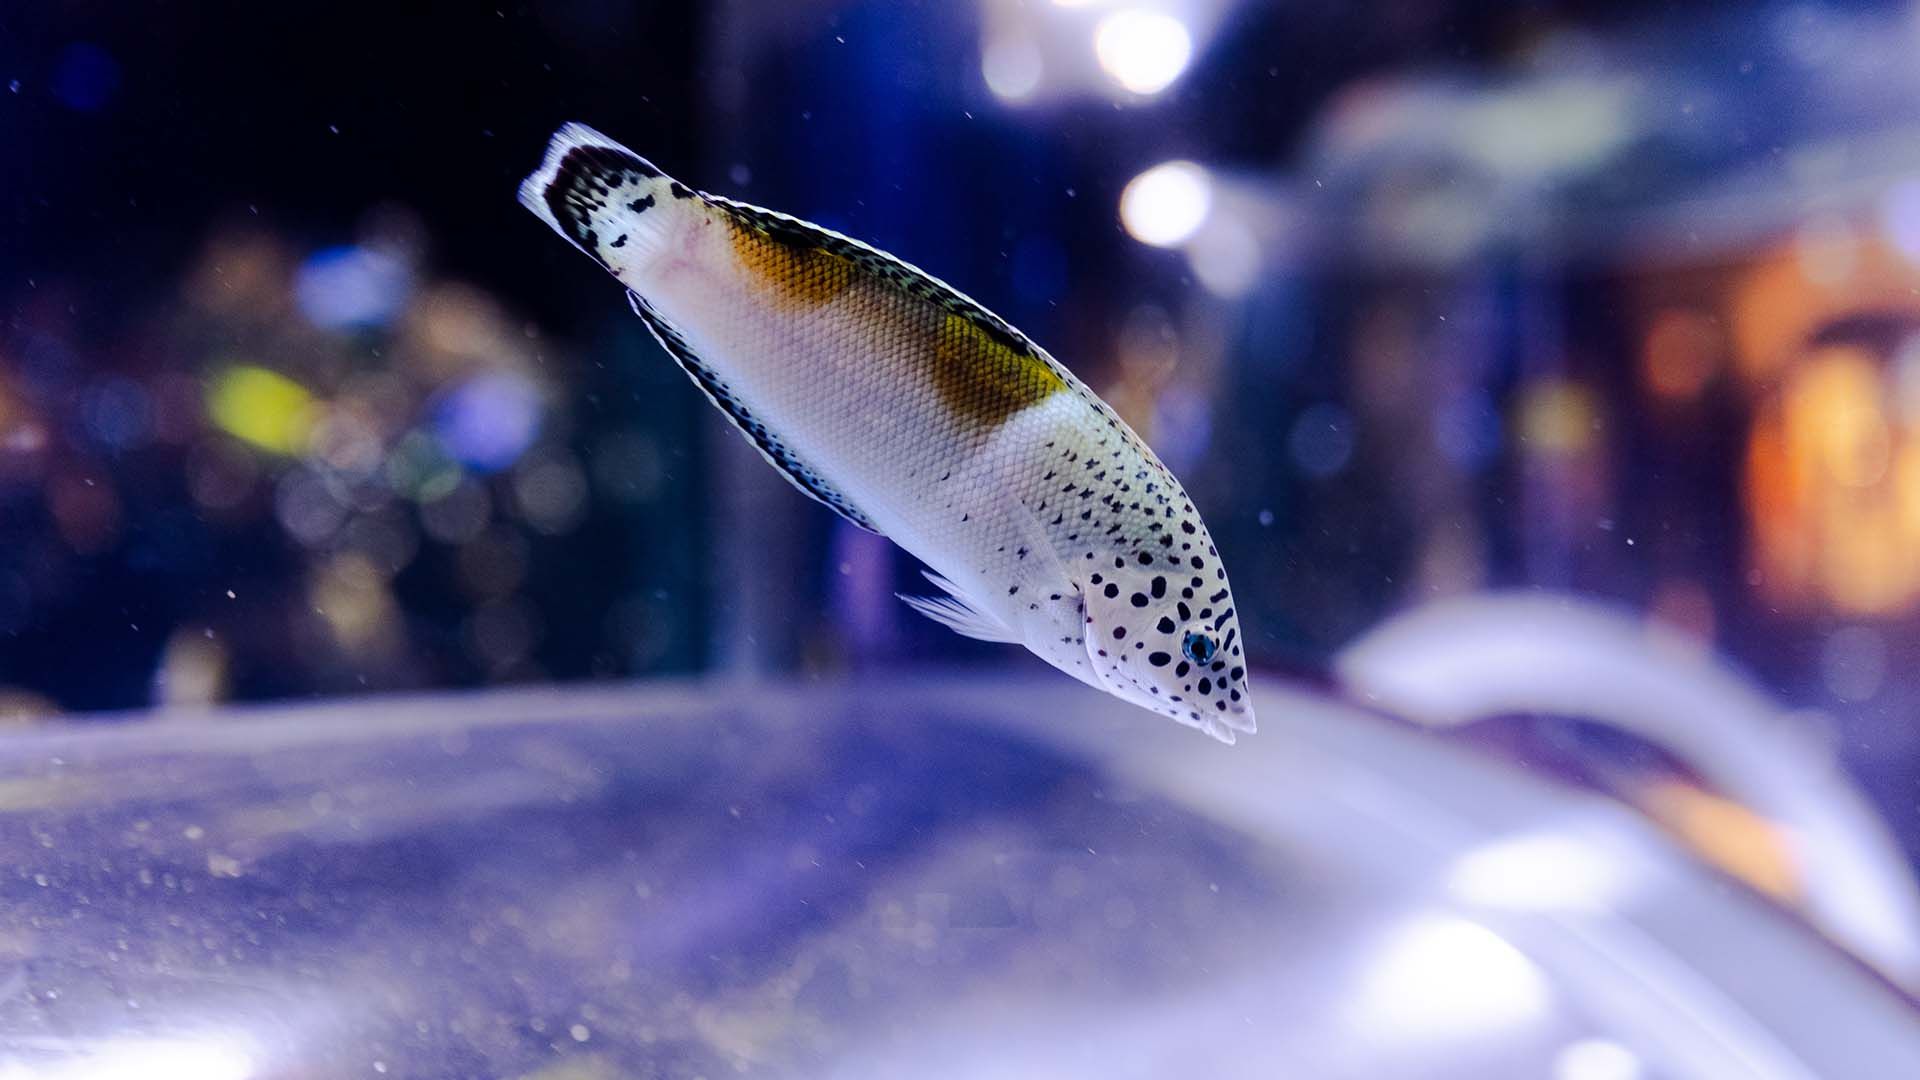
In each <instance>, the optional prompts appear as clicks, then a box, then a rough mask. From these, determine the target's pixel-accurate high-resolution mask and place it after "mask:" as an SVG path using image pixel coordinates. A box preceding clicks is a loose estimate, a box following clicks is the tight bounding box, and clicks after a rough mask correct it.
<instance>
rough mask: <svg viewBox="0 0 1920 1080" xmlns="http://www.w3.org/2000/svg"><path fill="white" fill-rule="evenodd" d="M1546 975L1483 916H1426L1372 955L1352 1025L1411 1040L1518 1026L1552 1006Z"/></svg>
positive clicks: (1397, 934)
mask: <svg viewBox="0 0 1920 1080" xmlns="http://www.w3.org/2000/svg"><path fill="white" fill-rule="evenodd" d="M1548 994H1549V990H1548V987H1547V980H1546V977H1545V976H1544V975H1543V974H1541V972H1540V969H1539V968H1538V967H1535V966H1534V963H1533V961H1531V960H1529V959H1527V957H1526V954H1524V953H1522V952H1521V951H1520V950H1519V949H1516V948H1514V947H1513V946H1512V945H1511V944H1509V943H1508V942H1507V940H1506V939H1505V938H1503V937H1501V936H1500V935H1498V934H1496V933H1494V932H1493V931H1491V930H1489V929H1487V928H1486V927H1484V926H1481V925H1480V924H1479V923H1475V922H1470V921H1468V920H1466V919H1462V918H1458V917H1455V916H1450V915H1426V916H1421V917H1419V918H1416V919H1413V920H1411V921H1409V922H1408V923H1406V924H1405V925H1403V926H1401V927H1400V928H1399V929H1398V930H1397V931H1396V932H1394V933H1393V934H1392V935H1391V936H1389V937H1388V938H1387V939H1386V940H1385V941H1383V942H1382V943H1381V944H1380V946H1379V949H1378V952H1376V953H1375V954H1374V956H1373V957H1372V959H1371V963H1370V964H1369V965H1368V969H1367V971H1366V973H1365V976H1364V977H1363V980H1362V982H1361V985H1360V987H1359V993H1358V994H1357V995H1356V996H1355V998H1354V1004H1355V1008H1356V1010H1357V1012H1356V1015H1355V1016H1354V1018H1353V1019H1354V1023H1355V1026H1356V1027H1357V1028H1358V1029H1360V1030H1363V1031H1379V1032H1392V1033H1393V1034H1394V1035H1395V1036H1397V1037H1400V1038H1405V1039H1411V1040H1416V1041H1420V1040H1428V1039H1445V1038H1454V1037H1471V1036H1474V1035H1484V1034H1491V1033H1495V1032H1499V1031H1502V1030H1505V1029H1508V1028H1512V1027H1518V1026H1520V1025H1522V1024H1525V1023H1528V1022H1529V1021H1532V1020H1535V1019H1537V1018H1538V1017H1539V1016H1540V1015H1542V1014H1543V1013H1544V1012H1545V1011H1546V1008H1547V1004H1548Z"/></svg>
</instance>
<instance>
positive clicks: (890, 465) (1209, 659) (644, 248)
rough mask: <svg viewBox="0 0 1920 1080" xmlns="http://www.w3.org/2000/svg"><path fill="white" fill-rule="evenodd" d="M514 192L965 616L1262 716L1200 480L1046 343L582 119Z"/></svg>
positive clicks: (1115, 676) (1116, 676)
mask: <svg viewBox="0 0 1920 1080" xmlns="http://www.w3.org/2000/svg"><path fill="white" fill-rule="evenodd" d="M520 201H521V202H522V203H524V204H525V205H526V207H527V208H528V209H529V210H531V211H533V212H534V213H535V214H536V215H538V216H539V217H540V219H541V220H543V221H545V222H546V223H547V224H548V225H551V226H552V227H553V228H554V230H555V231H557V232H558V233H560V235H561V236H563V237H565V238H566V239H567V240H569V241H571V242H572V243H573V245H574V246H575V247H578V248H579V249H580V250H581V251H583V252H585V253H586V254H587V255H588V256H589V257H591V258H592V259H593V260H594V261H595V262H598V263H599V264H600V265H601V266H603V267H605V268H606V269H607V270H608V271H609V272H611V273H612V274H613V276H614V277H616V278H618V279H619V280H620V282H621V284H623V285H625V286H626V287H627V290H628V295H629V298H630V299H631V301H632V304H633V309H634V311H635V312H636V313H638V314H639V316H640V318H641V319H643V320H645V322H646V325H647V327H648V328H649V329H650V330H652V332H653V334H654V336H655V337H656V338H658V339H659V341H660V344H661V345H662V346H664V347H665V349H666V351H667V352H668V353H669V354H671V355H672V356H673V358H674V360H675V361H677V362H678V363H679V364H680V366H681V367H682V368H684V369H685V370H686V372H687V374H688V375H690V376H692V378H693V381H694V382H695V383H697V384H699V386H700V389H701V390H702V391H704V392H705V393H706V395H707V397H708V398H709V399H711V400H712V401H713V403H714V404H715V405H717V406H719V407H720V409H721V411H723V412H725V413H726V414H727V416H728V418H729V419H731V420H732V421H733V422H734V424H735V425H737V426H738V427H739V428H740V430H741V431H743V432H745V433H746V435H747V437H748V438H749V439H751V440H753V443H754V445H755V446H757V447H759V449H760V452H761V453H762V454H764V455H765V456H766V458H767V460H768V461H769V462H771V463H772V464H773V465H774V466H775V467H776V468H778V469H779V470H780V471H781V472H782V473H784V474H785V475H786V477H787V479H789V480H791V481H792V482H793V483H794V485H795V486H797V487H799V488H800V490H802V491H804V492H806V493H807V494H808V495H811V496H813V497H814V498H816V499H818V500H820V501H821V502H823V503H825V504H827V505H828V506H830V507H832V508H833V509H834V510H836V511H838V512H839V513H840V514H841V515H842V516H844V517H845V518H847V519H848V520H849V521H852V522H853V523H854V524H856V525H858V526H860V527H861V528H863V529H869V530H872V531H873V532H876V533H880V534H882V535H884V536H887V537H889V538H891V539H892V540H893V541H894V542H895V543H897V544H899V545H900V546H901V547H903V548H905V549H906V550H907V551H909V552H911V553H912V554H913V555H915V556H916V557H918V558H919V559H920V560H921V561H922V562H924V563H925V564H926V565H927V566H929V567H932V571H930V572H928V573H927V575H926V576H927V578H928V579H929V580H930V581H931V582H932V583H933V584H934V585H935V586H936V587H937V588H938V589H939V590H940V592H941V595H936V596H913V597H902V599H903V600H905V601H906V602H907V603H908V604H910V605H912V607H913V608H914V609H915V610H916V611H919V612H920V613H921V614H923V615H926V616H928V617H929V618H932V619H934V620H935V621H937V622H940V623H943V624H945V625H946V626H948V627H950V628H952V629H953V630H955V631H958V632H959V633H961V634H965V635H966V636H968V637H973V638H980V639H983V640H987V641H1004V642H1010V643H1015V644H1020V645H1024V646H1026V647H1027V648H1028V649H1030V650H1032V651H1033V652H1034V653H1035V654H1036V655H1038V656H1039V657H1040V658H1041V659H1043V660H1045V661H1046V662H1047V663H1049V664H1052V665H1053V666H1054V667H1057V668H1059V669H1060V670H1061V671H1064V672H1066V673H1067V674H1069V675H1071V676H1073V677H1074V678H1076V679H1079V680H1080V681H1081V682H1084V683H1086V684H1088V685H1089V686H1092V687H1095V688H1097V689H1100V690H1104V691H1107V692H1108V693H1111V694H1114V695H1116V696H1118V697H1121V698H1123V699H1125V700H1127V701H1130V702H1133V703H1134V704H1137V705H1141V706H1144V707H1145V708H1148V709H1151V710H1153V711H1154V712H1157V713H1161V714H1163V715H1166V716H1169V717H1172V718H1173V719H1175V720H1177V721H1179V722H1180V723H1182V724H1186V725H1189V726H1191V727H1196V728H1199V729H1201V730H1203V731H1205V732H1207V733H1208V734H1210V735H1212V736H1214V737H1215V738H1218V739H1220V740H1222V741H1224V742H1232V741H1233V740H1234V734H1235V732H1250V731H1253V730H1254V717H1253V704H1252V701H1251V699H1250V697H1249V693H1248V689H1247V672H1246V661H1245V659H1244V652H1243V650H1244V648H1245V643H1244V641H1243V639H1242V637H1241V634H1240V628H1239V623H1238V620H1237V619H1236V617H1235V614H1234V605H1233V592H1232V590H1231V589H1230V588H1228V586H1227V572H1226V569H1225V568H1224V567H1223V566H1221V563H1220V553H1219V552H1218V551H1216V550H1215V549H1214V545H1213V541H1212V540H1211V539H1210V538H1209V537H1208V535H1207V528H1206V526H1205V525H1204V524H1202V523H1201V520H1200V515H1199V513H1198V512H1197V511H1195V510H1194V508H1193V503H1192V502H1191V500H1189V499H1188V498H1187V494H1186V492H1185V491H1184V490H1182V489H1181V487H1180V483H1179V481H1177V480H1175V479H1174V478H1173V474H1172V473H1170V472H1168V471H1167V467H1166V466H1164V465H1162V464H1161V463H1160V460H1159V459H1158V458H1156V457H1155V456H1154V454H1153V451H1152V450H1150V449H1148V447H1147V445H1146V443H1144V442H1142V441H1141V439H1140V437H1139V436H1138V435H1135V434H1134V433H1133V431H1132V430H1131V429H1130V428H1128V427H1127V425H1126V424H1125V423H1123V422H1122V421H1121V420H1120V418H1119V417H1118V416H1116V415H1115V414H1114V412H1113V410H1112V409H1111V408H1109V407H1108V406H1107V404H1106V403H1105V402H1103V401H1101V400H1100V399H1099V397H1097V396H1095V394H1094V393H1093V391H1091V390H1089V389H1087V387H1086V385H1085V384H1084V383H1082V382H1081V381H1080V380H1079V379H1077V378H1075V377H1074V375H1073V373H1072V372H1070V371H1068V370H1067V369H1066V368H1065V367H1062V366H1061V365H1060V363H1059V362H1058V361H1056V360H1055V359H1054V358H1053V357H1051V356H1049V355H1048V354H1047V352H1046V351H1045V350H1044V349H1041V348H1040V347H1039V346H1037V345H1035V344H1034V343H1033V342H1031V341H1029V340H1027V338H1026V337H1025V336H1024V335H1022V334H1021V333H1020V332H1019V331H1017V330H1015V329H1014V328H1013V327H1011V326H1009V325H1007V323H1006V322H1004V321H1003V320H1001V319H1000V318H999V317H998V316H996V315H994V314H993V313H992V312H990V311H988V310H987V309H985V308H983V307H981V306H980V305H979V304H977V303H975V302H974V301H972V300H970V299H968V298H967V297H965V296H963V295H961V294H960V293H959V292H958V291H956V290H955V289H953V288H952V287H950V286H948V285H947V284H945V283H944V282H941V281H939V280H937V279H935V278H933V277H931V276H929V275H928V274H926V273H923V272H922V271H920V270H918V269H916V268H914V267H912V266H909V265H907V264H906V263H904V262H901V261H900V260H899V259H896V258H894V257H892V256H890V255H887V254H885V253H883V252H880V251H876V250H874V249H873V248H870V247H868V246H867V245H865V244H862V243H860V242H859V241H856V240H851V239H848V238H847V237H845V236H842V235H840V234H839V233H836V232H833V231H831V230H828V229H823V228H820V227H819V226H817V225H810V224H807V223H806V222H804V221H799V220H797V219H795V218H792V217H788V216H787V215H785V214H780V213H776V212H774V211H771V210H763V209H761V208H759V207H757V206H749V205H747V204H745V203H740V202H735V201H734V200H732V199H727V198H722V197H720V196H717V195H709V194H707V193H705V192H701V191H695V190H693V189H692V188H689V187H687V186H686V185H685V184H682V183H680V182H679V181H677V180H675V179H673V178H672V177H670V176H667V175H666V174H665V173H663V172H661V171H660V170H659V169H658V168H655V167H654V166H653V165H652V164H651V163H649V162H648V161H646V160H645V159H644V158H641V157H639V156H638V155H636V154H634V153H633V152H631V151H629V150H627V149H626V148H625V147H623V146H621V145H620V144H618V143H616V142H614V141H612V140H611V139H608V138H607V137H606V136H604V135H601V134H599V133H598V132H596V131H594V130H592V129H591V128H588V127H585V126H583V125H580V124H569V125H567V126H565V127H563V128H561V129H560V130H559V131H558V132H557V133H556V134H555V135H554V137H553V141H552V143H551V144H550V145H549V146H548V149H547V154H546V158H545V160H544V162H543V163H542V164H541V166H540V168H539V170H538V171H536V172H535V173H534V174H533V175H532V176H530V177H528V178H527V180H526V182H525V183H524V184H522V185H521V187H520Z"/></svg>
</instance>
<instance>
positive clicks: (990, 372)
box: [932, 314, 1067, 427]
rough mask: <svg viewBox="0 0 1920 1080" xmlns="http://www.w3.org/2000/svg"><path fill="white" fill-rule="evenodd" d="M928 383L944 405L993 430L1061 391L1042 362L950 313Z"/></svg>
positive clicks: (1058, 381)
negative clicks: (937, 392)
mask: <svg viewBox="0 0 1920 1080" xmlns="http://www.w3.org/2000/svg"><path fill="white" fill-rule="evenodd" d="M932 374H933V384H934V387H935V388H936V389H937V390H939V392H940V397H941V399H942V400H943V401H945V402H946V403H947V405H948V407H950V408H952V409H953V410H954V411H955V412H957V413H959V414H960V415H961V416H964V417H966V418H967V419H969V420H972V421H974V422H975V423H978V424H981V425H984V426H988V427H997V426H999V425H1000V424H1001V423H1004V422H1005V421H1006V419H1007V417H1009V416H1012V415H1013V414H1014V413H1017V412H1019V411H1020V410H1021V409H1024V408H1026V407H1028V406H1029V405H1037V404H1039V403H1040V402H1042V401H1045V400H1046V399H1047V398H1048V397H1051V396H1052V395H1054V394H1057V393H1059V392H1060V391H1062V390H1065V389H1066V388H1067V384H1066V381H1065V380H1064V379H1062V378H1060V376H1059V375H1058V374H1056V373H1055V372H1054V370H1053V369H1052V368H1050V367H1048V366H1047V362H1046V361H1045V360H1042V359H1040V358H1039V357H1038V356H1035V355H1033V354H1032V353H1029V352H1025V351H1023V350H1018V349H1015V348H1013V347H1012V346H1010V345H1008V344H1007V343H1006V342H1004V341H1002V340H1000V339H999V338H997V337H995V336H994V335H992V334H989V333H988V332H987V331H986V330H984V329H982V328H981V327H980V325H979V324H978V323H975V322H974V321H973V320H971V319H968V318H965V317H963V316H960V315H956V314H948V315H947V316H946V318H945V319H943V320H942V321H941V325H940V333H939V336H938V337H937V338H936V339H935V344H934V362H933V373H932Z"/></svg>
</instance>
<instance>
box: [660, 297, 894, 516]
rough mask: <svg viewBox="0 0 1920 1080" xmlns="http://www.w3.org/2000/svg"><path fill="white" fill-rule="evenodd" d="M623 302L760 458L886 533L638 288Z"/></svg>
mask: <svg viewBox="0 0 1920 1080" xmlns="http://www.w3.org/2000/svg"><path fill="white" fill-rule="evenodd" d="M627 302H628V303H630V304H632V305H633V313H634V314H635V315H638V316H640V321H641V322H644V323H646V324H647V329H648V330H650V331H652V332H653V338H654V340H655V341H658V342H659V343H660V347H661V348H663V349H665V350H667V355H669V356H671V357H673V362H674V363H676V364H679V365H680V370H682V371H684V372H686V373H687V374H688V375H689V376H690V377H691V378H692V379H693V381H694V383H695V384H697V385H698V386H699V387H700V389H701V391H702V392H703V393H705V394H706V395H707V400H708V401H711V402H713V403H714V404H715V405H717V406H719V408H720V411H721V412H723V413H726V414H727V419H729V420H731V421H733V426H734V427H736V428H739V429H740V433H741V434H743V435H745V436H746V437H747V438H748V439H751V440H752V441H753V445H754V447H755V448H756V449H758V450H759V451H760V456H761V457H763V458H766V459H767V462H768V463H769V464H771V465H772V466H773V467H774V468H776V469H779V470H780V475H782V476H784V477H786V478H787V480H788V481H790V482H791V483H792V484H793V486H794V487H797V488H799V489H800V490H801V491H804V492H806V493H807V494H808V495H811V496H813V497H814V498H815V499H818V500H819V501H821V502H823V503H825V504H826V505H827V506H829V507H831V508H832V509H833V511H834V512H835V513H837V514H839V515H840V516H841V517H843V518H846V519H847V520H848V521H851V522H853V523H854V524H855V525H858V526H860V527H861V528H863V529H865V530H867V531H868V532H870V533H879V534H880V535H882V536H885V535H886V533H885V531H884V530H882V529H881V528H880V526H878V525H876V524H874V523H873V519H872V518H870V517H868V516H867V513H866V511H864V510H862V509H860V508H859V507H858V506H856V505H854V502H853V500H852V499H850V498H848V497H847V496H846V493H845V492H842V491H841V490H840V489H839V488H837V487H834V486H833V485H832V484H829V483H827V481H826V479H825V478H823V477H822V476H821V475H820V471H819V470H818V469H815V468H814V467H813V466H812V465H809V464H807V462H805V461H804V460H802V459H801V457H800V455H799V454H797V453H795V452H794V450H793V448H792V447H790V446H788V445H787V444H786V443H785V442H784V441H782V440H781V438H780V436H779V435H777V434H775V433H774V432H773V431H772V430H771V429H770V428H768V427H767V425H765V424H763V423H761V422H760V421H759V420H757V419H755V417H754V415H753V414H752V413H751V412H749V411H747V407H746V406H745V405H743V404H741V403H740V399H739V398H737V397H735V396H734V394H733V391H732V390H731V389H730V388H728V386H727V384H726V382H725V380H723V379H722V378H721V377H720V373H719V372H718V371H716V370H715V369H714V367H713V365H711V364H708V363H707V362H706V361H704V360H702V359H700V356H699V354H698V353H695V352H694V351H693V348H692V347H691V346H689V345H688V344H687V339H686V338H685V337H683V336H681V334H680V332H679V331H678V330H676V329H674V327H673V324H672V323H669V322H667V320H665V319H663V318H661V317H660V315H659V314H658V313H656V312H655V311H654V310H653V307H652V306H651V305H649V304H648V303H647V302H646V300H645V299H644V298H643V297H641V295H640V294H639V293H637V292H634V291H633V290H631V289H629V290H627Z"/></svg>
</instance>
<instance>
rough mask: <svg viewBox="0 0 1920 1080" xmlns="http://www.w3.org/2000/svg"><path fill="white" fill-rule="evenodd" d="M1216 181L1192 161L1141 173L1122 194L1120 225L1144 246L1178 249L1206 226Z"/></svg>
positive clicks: (1161, 165)
mask: <svg viewBox="0 0 1920 1080" xmlns="http://www.w3.org/2000/svg"><path fill="white" fill-rule="evenodd" d="M1212 206H1213V181H1212V178H1211V177H1210V176H1208V175H1207V170H1206V169H1204V168H1202V167H1200V166H1199V165H1196V164H1194V163H1193V162H1191V161H1169V162H1165V163H1162V164H1159V165H1155V166H1154V167H1153V168H1151V169H1148V170H1147V171H1146V172H1143V173H1141V174H1140V175H1139V176H1136V177H1134V178H1133V179H1132V180H1131V181H1129V182H1128V184H1127V186H1126V189H1125V190H1124V191H1122V192H1121V193H1120V222H1121V224H1123V225H1125V226H1126V227H1127V232H1128V233H1129V234H1131V235H1132V236H1133V238H1134V239H1136V240H1138V241H1140V242H1141V243H1143V244H1152V245H1153V246H1155V247H1178V246H1179V245H1181V244H1183V243H1185V242H1186V241H1187V240H1188V238H1190V237H1192V236H1193V235H1194V234H1195V233H1196V232H1198V231H1199V230H1200V226H1201V225H1203V224H1205V223H1206V220H1207V212H1208V211H1209V210H1210V209H1212Z"/></svg>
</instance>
